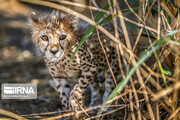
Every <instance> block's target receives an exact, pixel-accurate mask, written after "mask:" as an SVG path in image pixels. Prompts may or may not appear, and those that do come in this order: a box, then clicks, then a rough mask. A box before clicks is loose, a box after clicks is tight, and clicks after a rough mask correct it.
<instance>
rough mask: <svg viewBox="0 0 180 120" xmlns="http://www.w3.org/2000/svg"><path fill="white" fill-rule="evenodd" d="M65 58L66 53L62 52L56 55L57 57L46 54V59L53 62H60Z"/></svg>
mask: <svg viewBox="0 0 180 120" xmlns="http://www.w3.org/2000/svg"><path fill="white" fill-rule="evenodd" d="M63 56H64V52H61V53H60V54H56V55H52V54H49V53H46V54H45V57H46V58H47V59H48V60H49V61H51V62H59V61H60V60H61V59H62V57H63Z"/></svg>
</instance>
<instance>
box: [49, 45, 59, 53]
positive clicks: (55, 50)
mask: <svg viewBox="0 0 180 120" xmlns="http://www.w3.org/2000/svg"><path fill="white" fill-rule="evenodd" d="M58 51H59V48H58V47H56V46H54V47H51V49H50V52H51V53H52V54H53V55H55V54H56V53H57V52H58Z"/></svg>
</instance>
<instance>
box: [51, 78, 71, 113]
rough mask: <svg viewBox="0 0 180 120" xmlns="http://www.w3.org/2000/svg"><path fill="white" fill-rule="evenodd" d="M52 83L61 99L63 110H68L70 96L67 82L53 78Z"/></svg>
mask: <svg viewBox="0 0 180 120" xmlns="http://www.w3.org/2000/svg"><path fill="white" fill-rule="evenodd" d="M54 81H55V85H56V88H57V90H58V93H59V96H60V99H61V103H62V107H63V110H68V109H69V94H70V86H69V83H68V80H66V79H65V78H55V79H54Z"/></svg>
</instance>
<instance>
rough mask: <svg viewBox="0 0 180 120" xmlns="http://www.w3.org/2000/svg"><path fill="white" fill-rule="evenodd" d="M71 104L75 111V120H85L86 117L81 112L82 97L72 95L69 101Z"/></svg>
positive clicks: (76, 94) (75, 94)
mask: <svg viewBox="0 0 180 120" xmlns="http://www.w3.org/2000/svg"><path fill="white" fill-rule="evenodd" d="M69 103H70V104H69V105H70V108H71V110H73V112H74V118H75V120H84V118H85V116H84V115H83V112H82V111H81V108H82V98H81V97H80V95H79V94H78V93H76V92H74V93H72V94H71V96H70V99H69Z"/></svg>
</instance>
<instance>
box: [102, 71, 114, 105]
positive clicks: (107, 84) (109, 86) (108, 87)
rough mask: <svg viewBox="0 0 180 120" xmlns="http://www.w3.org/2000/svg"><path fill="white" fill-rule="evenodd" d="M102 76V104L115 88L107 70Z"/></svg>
mask: <svg viewBox="0 0 180 120" xmlns="http://www.w3.org/2000/svg"><path fill="white" fill-rule="evenodd" d="M104 74H105V92H104V96H103V103H104V102H105V101H106V99H107V98H108V96H109V95H110V94H111V92H112V91H113V89H114V88H115V83H114V81H113V77H112V75H111V72H110V70H109V69H108V70H106V71H105V73H104Z"/></svg>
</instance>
